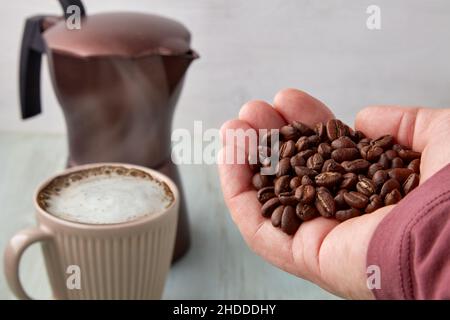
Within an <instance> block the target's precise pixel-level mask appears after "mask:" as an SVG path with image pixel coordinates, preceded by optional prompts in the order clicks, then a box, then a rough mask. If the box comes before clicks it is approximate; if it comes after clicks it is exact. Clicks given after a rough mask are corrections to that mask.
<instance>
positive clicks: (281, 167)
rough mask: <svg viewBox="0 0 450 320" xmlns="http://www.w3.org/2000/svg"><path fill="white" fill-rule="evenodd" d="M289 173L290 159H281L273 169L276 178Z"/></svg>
mask: <svg viewBox="0 0 450 320" xmlns="http://www.w3.org/2000/svg"><path fill="white" fill-rule="evenodd" d="M290 171H291V159H289V158H283V159H281V160H280V161H279V162H278V164H277V166H276V169H275V173H276V176H277V177H281V176H285V175H287V174H289V172H290Z"/></svg>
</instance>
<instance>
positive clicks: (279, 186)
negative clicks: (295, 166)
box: [274, 175, 291, 196]
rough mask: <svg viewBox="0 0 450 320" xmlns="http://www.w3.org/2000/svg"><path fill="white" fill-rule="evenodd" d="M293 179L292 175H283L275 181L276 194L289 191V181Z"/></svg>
mask: <svg viewBox="0 0 450 320" xmlns="http://www.w3.org/2000/svg"><path fill="white" fill-rule="evenodd" d="M290 181H291V177H290V176H288V175H286V176H281V177H279V178H278V179H277V180H276V181H275V189H274V190H275V194H276V195H277V196H278V195H279V194H280V193H283V192H288V191H289V183H290Z"/></svg>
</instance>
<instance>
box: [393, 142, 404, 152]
mask: <svg viewBox="0 0 450 320" xmlns="http://www.w3.org/2000/svg"><path fill="white" fill-rule="evenodd" d="M403 149H405V147H404V146H402V145H401V144H398V143H396V144H394V145H393V146H392V150H394V151H397V152H399V151H400V150H403Z"/></svg>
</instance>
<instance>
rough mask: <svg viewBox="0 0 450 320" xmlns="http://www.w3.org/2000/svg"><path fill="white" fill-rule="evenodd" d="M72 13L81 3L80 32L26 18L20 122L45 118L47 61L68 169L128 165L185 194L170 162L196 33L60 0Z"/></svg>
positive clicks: (185, 230)
mask: <svg viewBox="0 0 450 320" xmlns="http://www.w3.org/2000/svg"><path fill="white" fill-rule="evenodd" d="M60 3H61V5H62V7H63V9H64V12H65V13H66V12H67V8H68V7H69V6H71V5H77V6H78V7H79V8H80V12H81V15H82V18H81V28H80V29H73V30H70V29H69V28H68V27H67V25H66V20H65V19H64V17H55V16H34V17H30V18H28V19H27V20H26V24H25V30H24V34H23V39H22V49H21V56H20V101H21V109H22V118H23V119H26V118H29V117H32V116H34V115H37V114H39V113H40V112H41V99H40V67H41V55H42V54H46V55H47V58H48V65H49V69H50V75H51V79H52V83H53V88H54V90H55V93H56V96H57V98H58V101H59V103H60V105H61V108H62V110H63V113H64V117H65V121H66V125H67V132H68V145H69V158H68V166H73V165H78V164H87V163H93V162H126V163H131V164H138V165H143V166H146V167H150V168H153V169H156V170H158V171H160V172H162V173H164V174H166V175H168V176H169V177H171V178H172V179H173V180H174V181H175V183H176V184H177V185H178V187H179V188H180V191H181V194H182V188H181V181H180V177H179V174H178V170H177V168H176V166H175V165H174V164H173V163H172V161H171V158H170V154H171V147H170V145H171V141H170V136H171V122H172V115H173V111H174V108H175V104H176V102H177V100H178V97H179V95H180V91H181V88H182V86H183V79H184V74H185V72H186V70H187V69H188V67H189V65H190V64H191V62H192V61H193V60H194V59H196V58H198V56H197V54H196V53H195V52H194V51H193V50H192V49H191V48H190V33H189V31H188V30H187V29H186V28H185V27H184V26H183V25H182V24H180V23H178V22H176V21H174V20H171V19H168V18H164V17H161V16H157V15H150V14H142V13H125V12H117V13H103V14H94V15H86V13H85V10H84V7H83V5H82V3H81V1H76V0H67V1H65V0H60ZM189 242H190V237H189V227H188V219H187V213H186V205H185V201H184V199H183V196H182V199H181V203H180V216H179V222H178V230H177V239H176V244H175V251H174V260H176V259H177V258H179V257H181V256H182V255H183V254H184V253H185V252H186V251H187V250H188V248H189Z"/></svg>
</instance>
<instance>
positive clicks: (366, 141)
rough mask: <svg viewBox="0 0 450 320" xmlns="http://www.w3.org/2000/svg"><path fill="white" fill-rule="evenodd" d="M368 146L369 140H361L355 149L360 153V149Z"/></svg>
mask: <svg viewBox="0 0 450 320" xmlns="http://www.w3.org/2000/svg"><path fill="white" fill-rule="evenodd" d="M368 145H370V140H369V139H363V140H360V141H359V142H358V143H357V144H356V148H357V149H358V150H360V151H361V149H362V148H364V147H366V146H368Z"/></svg>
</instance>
